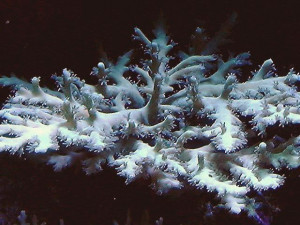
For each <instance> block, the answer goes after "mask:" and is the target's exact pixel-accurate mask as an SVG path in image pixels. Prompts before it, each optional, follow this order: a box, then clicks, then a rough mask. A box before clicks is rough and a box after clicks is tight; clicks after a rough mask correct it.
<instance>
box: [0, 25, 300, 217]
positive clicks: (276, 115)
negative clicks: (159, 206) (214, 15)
mask: <svg viewBox="0 0 300 225" xmlns="http://www.w3.org/2000/svg"><path fill="white" fill-rule="evenodd" d="M225 30H226V29H225ZM134 32H135V34H134V39H135V40H137V41H139V42H140V43H141V44H142V46H143V47H142V50H140V51H143V53H144V57H145V59H143V60H141V61H140V62H139V63H138V64H134V63H130V61H131V60H132V59H131V58H132V54H133V53H132V51H129V52H127V53H125V54H124V55H123V56H121V57H119V59H118V60H117V62H116V63H113V62H112V61H110V60H108V59H107V58H103V60H102V62H99V63H98V65H97V66H96V67H94V68H93V70H92V72H91V76H92V77H93V79H94V80H95V81H96V82H95V84H88V83H86V82H85V81H84V80H81V79H80V78H78V77H77V76H76V75H75V74H74V73H73V72H72V71H70V70H68V69H64V70H63V72H62V75H61V76H56V75H54V76H53V78H54V80H55V81H56V83H57V85H58V89H57V90H51V89H49V88H46V87H41V86H40V84H39V83H40V78H38V77H34V78H32V80H31V82H27V81H24V80H22V79H19V78H17V77H14V76H12V77H2V78H0V84H1V85H2V86H10V87H13V89H14V90H15V93H14V95H13V96H10V97H9V99H8V100H7V102H6V103H5V104H4V106H3V108H2V109H1V110H0V117H1V118H2V122H1V125H0V151H9V152H10V153H12V154H20V155H26V156H28V157H29V156H30V155H34V156H36V158H39V159H41V160H44V161H46V163H47V164H50V165H52V166H53V168H54V170H55V171H60V170H62V169H63V168H65V167H68V166H71V165H74V164H77V165H78V164H80V165H82V168H83V170H84V171H85V172H86V173H87V174H93V173H97V172H99V171H101V170H102V167H103V165H109V166H111V167H114V168H116V170H117V171H118V174H119V175H121V176H123V177H125V178H126V183H130V182H132V181H134V180H136V179H138V178H149V179H151V181H152V186H153V188H154V189H155V190H157V192H158V193H161V194H162V193H166V192H168V191H169V190H171V189H181V188H182V189H183V188H185V187H187V186H194V187H196V188H199V189H202V190H207V191H208V192H213V193H215V194H216V197H218V198H219V203H220V206H221V207H223V208H226V209H228V210H229V211H230V212H232V213H236V214H239V213H240V212H242V211H245V212H246V213H248V215H249V216H253V217H257V216H258V215H257V212H256V208H257V205H258V203H257V202H256V200H255V197H253V194H251V195H250V192H251V193H253V192H254V193H255V192H259V193H260V192H261V191H263V190H268V189H276V188H278V187H279V186H281V185H282V184H283V182H284V179H285V177H284V175H281V174H280V173H279V169H283V168H289V169H290V168H297V167H299V165H300V158H299V150H300V147H299V146H300V136H299V132H298V134H297V125H298V124H299V123H300V95H299V92H298V90H297V84H298V82H299V81H300V75H299V74H297V73H296V72H295V71H294V70H293V69H291V70H290V71H289V72H288V74H287V75H286V76H278V75H276V74H275V67H274V64H273V61H272V60H271V59H268V60H266V61H265V62H263V64H262V65H261V66H260V68H259V69H258V70H257V71H255V72H253V73H252V75H251V76H250V78H249V79H248V80H246V81H241V79H240V71H241V68H242V67H243V66H245V65H250V60H249V57H250V54H249V53H242V54H239V55H236V56H234V57H231V58H229V59H228V60H227V61H223V60H222V59H221V57H220V56H217V55H214V54H213V53H214V51H216V49H217V45H219V44H220V43H221V42H223V41H224V40H225V38H226V32H225V31H223V32H220V33H217V35H219V36H218V37H216V38H213V39H207V38H205V35H204V32H203V29H200V28H197V29H196V32H195V34H194V36H193V45H192V46H191V48H190V49H189V52H188V53H183V52H180V53H179V56H178V55H177V57H174V54H173V53H172V52H173V51H174V50H172V49H174V46H175V45H176V44H175V43H174V42H173V41H172V40H170V38H169V36H167V34H166V30H165V28H164V26H163V25H162V24H160V25H157V26H156V28H155V30H154V32H153V33H154V38H153V39H152V40H150V39H149V38H148V37H147V36H146V35H145V34H144V33H143V32H142V31H141V30H140V29H139V28H135V29H134ZM200 41H202V44H199V43H200ZM171 50H172V51H171ZM170 52H171V53H172V54H173V56H172V54H171V53H170ZM274 127H275V129H286V127H291V128H292V129H294V132H293V135H292V133H291V135H289V136H288V137H280V136H276V135H273V136H272V135H270V134H269V131H270V129H274ZM298 129H299V128H298ZM298 131H299V130H298ZM295 133H296V135H295Z"/></svg>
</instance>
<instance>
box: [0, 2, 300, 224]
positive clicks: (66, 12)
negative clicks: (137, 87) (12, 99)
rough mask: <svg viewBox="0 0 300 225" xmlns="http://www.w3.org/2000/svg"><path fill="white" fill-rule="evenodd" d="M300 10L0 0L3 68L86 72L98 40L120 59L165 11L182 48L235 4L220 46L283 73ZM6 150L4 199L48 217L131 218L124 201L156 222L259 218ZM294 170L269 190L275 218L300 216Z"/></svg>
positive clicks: (290, 63) (297, 50) (293, 63)
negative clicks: (31, 161)
mask: <svg viewBox="0 0 300 225" xmlns="http://www.w3.org/2000/svg"><path fill="white" fill-rule="evenodd" d="M299 11H300V7H299V6H298V4H297V1H292V0H290V1H250V0H249V1H241V0H240V1H235V0H231V1H226V0H223V1H212V0H206V1H202V0H185V1H178V2H175V1H163V0H161V1H156V0H153V1H120V2H118V1H113V0H110V1H102V0H99V1H87V0H86V1H83V0H72V1H71V0H51V1H45V0H0V74H1V75H9V74H11V73H15V74H16V75H17V76H20V77H25V78H30V77H32V76H41V77H43V80H42V81H43V82H44V84H46V83H49V82H50V81H51V80H50V76H51V75H52V74H54V73H58V74H59V73H60V72H61V71H62V69H63V68H69V69H71V70H73V71H74V72H75V73H77V74H78V76H79V77H81V78H83V79H85V78H86V77H88V76H89V74H90V72H91V69H92V67H93V66H95V65H97V63H98V61H99V57H100V54H99V49H100V46H101V44H102V45H103V48H104V50H105V51H106V52H107V54H108V56H109V57H110V58H112V59H117V57H118V56H119V55H121V54H123V53H125V52H126V51H128V50H130V49H131V48H133V47H136V46H138V44H137V43H135V42H133V40H132V38H131V35H132V34H133V28H134V27H135V26H137V27H139V28H140V29H142V30H143V31H144V33H145V34H146V35H148V36H150V37H152V36H151V35H152V33H151V30H152V29H153V22H154V21H155V20H157V18H158V17H159V15H160V14H161V13H162V14H163V15H164V17H165V19H166V21H167V24H168V26H169V34H170V36H171V38H172V39H173V40H174V41H175V42H177V43H179V48H180V49H183V50H186V49H187V47H188V44H189V40H190V35H191V34H192V33H193V31H194V30H195V28H196V27H197V26H200V27H204V28H206V30H207V33H208V34H210V35H211V36H213V34H214V33H215V32H216V31H218V28H219V27H220V26H221V24H222V23H223V22H224V21H225V20H226V19H227V18H228V17H229V16H230V15H231V14H232V13H233V12H236V13H237V14H238V19H237V24H236V25H235V27H234V28H233V30H232V34H231V36H230V39H231V40H232V41H233V43H231V44H228V45H227V46H226V48H222V52H221V53H222V54H224V55H228V53H229V52H234V53H241V52H243V51H250V52H251V55H252V57H251V58H252V62H253V69H257V68H258V64H261V63H262V62H263V61H264V60H266V59H268V58H272V59H273V61H274V62H275V65H276V67H277V68H278V73H279V74H281V75H285V74H286V73H287V72H288V70H289V69H290V68H291V67H294V68H295V69H296V71H300V62H299V59H300V44H299V41H298V40H299V38H300V28H299V24H300V20H299ZM7 95H8V93H7V89H2V91H1V100H4V99H5V98H6V97H7ZM2 102H3V101H2ZM7 160H8V156H6V155H5V156H4V155H3V156H2V158H1V161H2V163H1V167H0V169H1V171H2V172H0V173H2V182H4V184H5V185H7V183H9V182H8V181H7V180H10V179H12V177H14V178H15V181H13V182H11V183H12V184H11V185H12V186H13V188H8V189H9V191H7V196H9V197H7V196H6V202H7V204H11V203H10V202H13V201H14V198H15V199H17V200H16V203H15V204H16V208H22V209H26V210H28V211H31V212H32V213H36V214H38V215H39V216H40V217H41V218H45V219H48V220H49V221H52V223H51V222H49V224H56V223H54V222H53V221H57V220H58V218H60V217H63V218H64V219H65V221H66V223H65V224H66V225H75V224H80V225H81V224H112V220H113V219H116V220H118V221H119V222H120V224H125V218H126V212H127V210H128V209H130V210H131V212H132V213H131V217H132V220H133V222H132V224H137V223H138V222H140V219H141V216H142V214H143V211H144V210H148V212H149V215H150V221H151V223H152V224H153V221H154V219H158V218H159V217H160V216H162V217H164V221H165V223H164V224H189V223H191V222H190V221H194V223H193V224H227V223H226V222H224V221H225V219H226V220H228V224H229V222H230V223H231V224H251V223H253V221H251V220H247V219H246V217H245V216H244V215H239V216H228V214H222V213H219V214H217V216H215V217H216V218H214V219H206V220H204V219H203V218H204V217H203V216H204V211H205V210H204V208H202V207H201V206H199V201H200V200H197V198H200V197H201V198H202V199H203V198H205V196H202V195H201V196H200V197H199V196H197V194H195V193H193V194H194V195H193V194H190V195H184V196H183V197H181V198H176V197H175V195H174V196H171V197H170V196H167V197H159V196H157V195H156V194H155V193H154V192H153V191H151V189H149V188H147V187H146V186H147V181H145V182H136V183H134V184H131V185H129V186H125V185H124V180H123V179H122V178H119V177H117V176H116V174H115V173H114V172H113V171H112V170H109V169H107V170H106V172H103V173H102V174H100V175H97V176H92V177H86V176H84V175H82V174H81V172H79V171H77V172H74V170H66V171H64V172H63V173H59V174H53V173H52V171H51V169H49V168H48V167H43V166H41V165H30V166H29V165H27V164H26V163H24V162H23V161H20V160H18V159H13V160H14V161H12V159H9V160H10V161H9V163H8V161H7ZM12 162H13V163H12ZM287 173H288V174H291V172H287ZM6 174H7V175H6ZM6 179H7V180H6ZM298 179H299V178H298V175H297V174H291V177H290V178H289V179H288V180H287V184H286V186H284V188H280V189H279V190H277V191H275V192H274V194H273V193H272V194H270V196H271V197H272V198H271V199H276V200H273V201H275V203H274V204H275V205H276V206H277V207H280V208H281V211H280V212H279V213H277V214H276V216H275V218H274V222H273V224H286V225H287V224H299V223H300V219H299V217H298V215H297V213H298V210H299V203H298V202H299V201H298V200H299V199H300V198H299V191H298V189H299V180H298ZM3 180H4V181H3ZM6 181H7V182H6ZM12 190H13V191H12ZM21 190H22V191H21ZM12 192H13V194H11V193H12ZM5 193H6V192H5ZM195 196H196V197H195ZM114 198H116V199H115V200H114ZM7 199H8V200H7ZM178 199H179V200H178ZM49 217H50V218H49ZM269 217H270V216H269ZM195 221H198V222H195Z"/></svg>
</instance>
